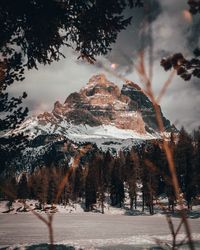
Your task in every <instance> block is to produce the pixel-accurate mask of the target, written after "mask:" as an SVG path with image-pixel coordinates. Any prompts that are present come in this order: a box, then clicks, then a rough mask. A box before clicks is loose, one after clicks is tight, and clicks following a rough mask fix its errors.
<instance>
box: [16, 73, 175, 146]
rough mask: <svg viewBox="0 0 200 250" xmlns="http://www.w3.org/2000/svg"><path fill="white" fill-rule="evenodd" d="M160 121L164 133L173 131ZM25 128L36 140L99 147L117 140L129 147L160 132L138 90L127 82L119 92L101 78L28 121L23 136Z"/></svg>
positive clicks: (154, 116) (22, 128)
mask: <svg viewBox="0 0 200 250" xmlns="http://www.w3.org/2000/svg"><path fill="white" fill-rule="evenodd" d="M162 119H163V122H164V126H165V128H166V131H169V132H170V131H174V127H173V126H171V124H170V122H169V120H167V119H166V118H165V117H164V116H163V115H162ZM27 124H28V125H27ZM26 126H28V128H27V133H29V132H30V131H32V132H31V134H32V135H33V136H35V137H37V136H39V135H40V136H41V135H48V136H49V135H56V136H58V135H59V136H61V137H64V138H65V137H66V138H68V139H71V140H78V141H87V142H92V141H95V143H97V140H99V141H100V142H99V143H100V144H101V146H102V145H104V144H102V142H103V143H104V140H110V138H112V140H113V138H115V137H116V138H115V139H116V140H117V143H119V144H121V141H119V140H120V139H121V138H126V140H127V139H130V140H131V142H130V141H129V143H132V140H134V138H142V140H143V139H149V138H157V137H158V132H159V131H158V127H157V122H156V115H155V111H154V108H153V105H152V103H151V101H150V100H149V98H148V97H147V96H146V95H145V94H144V92H143V91H142V90H141V88H140V87H139V86H138V85H137V84H136V83H134V82H131V81H127V82H126V83H125V84H124V85H123V87H122V89H119V87H118V86H117V85H116V84H114V83H113V82H111V81H109V80H108V79H107V78H106V76H105V75H103V74H99V75H95V76H93V77H92V78H90V80H89V82H88V83H87V84H86V86H85V87H83V88H82V89H81V90H80V91H79V92H74V93H72V94H70V95H69V96H68V97H67V98H66V100H65V102H64V103H63V104H62V103H60V102H59V101H57V102H55V104H54V107H53V110H52V112H44V113H43V114H40V115H38V116H37V118H35V119H32V122H31V119H29V120H28V121H27V123H24V124H23V125H22V126H21V130H23V132H24V131H26ZM19 130H20V128H19ZM59 138H60V137H59ZM119 138H120V139H119ZM108 142H109V143H110V141H106V143H108ZM123 143H125V142H123ZM106 145H108V144H106ZM109 145H110V144H109ZM117 145H118V144H117ZM103 147H104V146H103Z"/></svg>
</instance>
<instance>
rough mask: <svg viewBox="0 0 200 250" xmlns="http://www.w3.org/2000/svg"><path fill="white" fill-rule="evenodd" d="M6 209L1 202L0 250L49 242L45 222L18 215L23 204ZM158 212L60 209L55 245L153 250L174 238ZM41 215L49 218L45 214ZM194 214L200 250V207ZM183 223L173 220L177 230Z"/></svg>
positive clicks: (193, 222) (192, 223)
mask: <svg viewBox="0 0 200 250" xmlns="http://www.w3.org/2000/svg"><path fill="white" fill-rule="evenodd" d="M28 204H29V205H30V206H32V208H33V206H35V201H28ZM31 204H32V205H31ZM5 205H6V202H1V205H0V248H1V247H5V246H9V247H10V248H8V249H14V248H13V247H12V246H21V245H26V244H37V243H45V242H48V230H47V227H46V225H45V224H44V223H43V222H41V221H39V220H38V219H37V218H36V217H35V216H34V215H33V214H32V213H31V212H26V213H24V212H20V211H18V212H16V210H17V208H19V207H20V206H21V204H20V203H19V202H15V204H14V210H13V211H12V212H11V213H2V212H3V211H5V208H6V207H5ZM156 212H157V213H156V214H155V215H154V216H149V215H148V213H147V211H146V213H144V214H143V215H140V214H141V211H140V209H139V210H137V211H135V212H133V213H132V215H130V213H127V210H126V209H125V208H124V209H120V208H112V207H109V208H108V207H107V208H105V213H106V214H101V213H94V212H93V213H92V212H90V213H86V212H84V211H83V208H82V206H81V204H74V205H71V206H69V205H68V206H66V207H64V206H57V212H56V213H55V215H54V220H53V228H54V236H55V242H56V243H58V244H63V245H71V246H74V247H76V249H80V248H79V247H81V248H82V249H84V250H89V249H109V250H110V249H112V250H113V249H149V248H150V246H152V245H155V239H160V240H163V241H167V242H168V243H170V242H171V236H170V231H169V228H168V225H167V222H166V219H165V215H163V214H161V213H160V211H159V210H158V209H157V210H156ZM41 213H42V215H43V216H46V215H45V213H44V212H41ZM193 213H194V214H195V215H196V218H195V216H194V217H192V216H191V218H195V219H191V218H189V223H190V226H191V229H192V233H193V239H194V240H195V242H196V244H197V247H196V249H200V216H199V215H200V213H199V207H197V206H196V207H194V211H193ZM197 215H198V216H197ZM179 221H180V220H179V218H177V217H176V216H174V217H173V222H174V224H175V225H176V226H177V225H178V222H179ZM183 237H184V231H183V230H181V232H180V234H179V239H182V238H183ZM198 244H199V245H198ZM21 249H24V248H21ZM38 249H40V248H38ZM183 249H187V247H186V248H183Z"/></svg>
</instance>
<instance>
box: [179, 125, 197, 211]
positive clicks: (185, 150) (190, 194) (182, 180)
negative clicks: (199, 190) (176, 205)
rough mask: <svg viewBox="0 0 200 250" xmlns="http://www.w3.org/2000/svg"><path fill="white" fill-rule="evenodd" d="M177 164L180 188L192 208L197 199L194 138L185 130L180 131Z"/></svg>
mask: <svg viewBox="0 0 200 250" xmlns="http://www.w3.org/2000/svg"><path fill="white" fill-rule="evenodd" d="M175 162H176V167H177V175H178V179H179V184H180V188H181V190H182V192H183V193H184V197H185V199H186V201H187V205H188V208H190V206H191V202H192V199H193V198H194V197H195V183H194V163H193V144H192V138H191V137H190V136H189V134H188V133H187V132H186V131H185V129H184V128H182V129H181V130H180V133H179V140H178V143H177V145H176V148H175Z"/></svg>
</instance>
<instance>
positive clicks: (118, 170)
mask: <svg viewBox="0 0 200 250" xmlns="http://www.w3.org/2000/svg"><path fill="white" fill-rule="evenodd" d="M122 168H123V167H122V165H121V164H120V158H116V159H115V161H114V165H113V169H112V173H111V187H110V199H111V205H112V206H119V207H122V204H123V202H124V198H125V194H124V179H123V173H122Z"/></svg>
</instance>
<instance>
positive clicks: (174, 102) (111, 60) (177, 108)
mask: <svg viewBox="0 0 200 250" xmlns="http://www.w3.org/2000/svg"><path fill="white" fill-rule="evenodd" d="M152 5H153V6H154V8H153V10H154V12H153V13H151V27H152V36H151V37H148V34H147V33H145V32H144V33H143V34H142V35H141V27H143V24H144V20H145V17H146V14H145V12H144V10H143V9H140V10H138V9H133V10H129V11H127V12H126V15H127V16H130V15H133V22H132V24H131V25H130V26H129V27H128V28H127V29H126V30H125V31H123V32H121V33H120V34H119V37H118V39H117V42H116V43H115V44H113V49H112V51H111V53H109V54H108V55H107V56H106V57H99V58H97V63H96V64H94V65H90V64H88V63H85V62H82V61H81V60H78V59H77V57H78V54H76V53H74V52H73V50H72V49H70V48H63V53H64V55H65V56H66V58H65V59H62V60H60V61H59V62H54V63H52V64H51V65H46V66H42V65H41V66H39V70H30V71H27V72H26V74H25V77H26V79H25V80H24V81H23V82H22V83H16V84H13V85H12V86H11V87H10V88H9V92H10V93H11V94H12V95H15V96H17V95H20V94H21V93H22V92H23V91H26V92H27V94H28V97H27V98H26V100H25V102H24V105H26V106H27V107H28V108H29V110H30V113H29V115H32V114H39V113H41V112H44V111H51V110H52V108H53V104H54V103H55V101H60V102H64V101H65V99H66V97H67V96H68V95H69V94H70V93H72V92H75V91H79V90H80V88H81V87H83V86H84V85H85V84H86V83H87V82H88V80H89V78H90V77H91V76H93V75H95V74H99V73H105V74H106V77H107V78H108V79H109V80H111V81H113V82H114V83H116V84H117V85H118V86H121V85H122V84H123V82H122V80H120V79H119V78H117V77H114V76H113V75H112V74H110V73H109V72H107V71H106V70H105V69H104V67H107V68H109V69H110V70H113V72H117V73H118V74H120V75H123V76H124V77H125V78H127V79H129V80H131V81H133V82H135V83H137V84H138V85H140V86H141V87H143V85H142V83H141V81H140V79H139V77H138V75H137V72H136V71H135V65H136V63H137V60H138V51H139V50H140V49H144V48H145V49H146V50H147V49H148V46H149V43H150V42H152V41H153V48H154V54H153V55H154V74H153V87H154V90H155V94H158V92H159V89H161V87H162V84H163V83H164V82H165V80H166V79H167V78H168V76H169V74H170V72H165V71H164V69H163V68H162V67H161V66H160V61H161V59H162V57H163V56H168V55H172V54H174V53H177V52H181V53H183V54H184V55H186V56H189V57H190V55H191V52H192V50H193V49H194V48H195V46H197V45H198V44H199V41H196V40H195V38H196V36H195V34H196V32H199V26H200V25H199V24H200V19H199V18H198V17H196V16H195V17H191V20H190V16H187V10H188V6H187V1H182V0H177V1H176V3H174V1H172V0H162V1H161V0H160V1H156V0H153V1H152ZM192 18H193V19H192ZM144 34H145V35H144ZM102 65H103V67H102ZM199 96H200V85H199V80H198V79H192V81H189V82H185V81H184V80H182V79H181V78H180V77H178V76H175V77H174V78H173V81H172V83H171V85H170V87H169V89H168V91H167V92H166V94H165V96H164V97H163V99H162V101H161V108H162V111H163V113H164V115H165V116H166V117H167V118H168V119H169V120H170V121H171V122H172V123H175V124H176V125H177V127H178V128H180V127H181V126H185V127H186V129H188V130H189V131H191V130H192V129H194V128H197V127H198V126H199V125H200V122H199V121H200V111H199V106H200V97H199Z"/></svg>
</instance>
